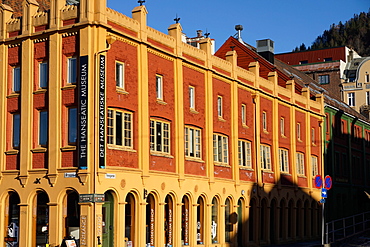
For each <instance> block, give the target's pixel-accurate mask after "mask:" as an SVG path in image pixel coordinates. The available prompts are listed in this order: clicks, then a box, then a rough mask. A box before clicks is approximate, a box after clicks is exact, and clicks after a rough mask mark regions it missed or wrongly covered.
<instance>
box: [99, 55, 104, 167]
mask: <svg viewBox="0 0 370 247" xmlns="http://www.w3.org/2000/svg"><path fill="white" fill-rule="evenodd" d="M99 167H100V168H105V56H104V55H100V58H99Z"/></svg>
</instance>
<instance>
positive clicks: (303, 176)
mask: <svg viewBox="0 0 370 247" xmlns="http://www.w3.org/2000/svg"><path fill="white" fill-rule="evenodd" d="M297 177H299V178H307V176H306V175H303V174H298V175H297Z"/></svg>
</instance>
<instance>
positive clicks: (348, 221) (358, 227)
mask: <svg viewBox="0 0 370 247" xmlns="http://www.w3.org/2000/svg"><path fill="white" fill-rule="evenodd" d="M369 229H370V211H369V212H365V213H362V214H356V215H353V216H350V217H346V218H343V219H339V220H333V221H331V222H328V223H326V226H325V238H326V239H325V240H326V243H327V244H331V243H334V242H337V241H341V240H344V239H346V238H350V237H352V236H354V235H357V234H360V233H363V232H365V231H366V230H369Z"/></svg>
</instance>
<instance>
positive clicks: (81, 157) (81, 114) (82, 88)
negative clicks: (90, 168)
mask: <svg viewBox="0 0 370 247" xmlns="http://www.w3.org/2000/svg"><path fill="white" fill-rule="evenodd" d="M88 63H89V61H88V56H82V57H80V71H79V80H78V85H77V91H78V106H77V107H78V120H77V121H78V136H77V143H78V145H77V152H78V168H79V169H83V170H86V169H87V144H88V142H87V135H88V133H87V126H88V117H87V114H88V111H87V110H88V105H87V103H88V75H89V73H88V72H89V71H88V68H89V66H88Z"/></svg>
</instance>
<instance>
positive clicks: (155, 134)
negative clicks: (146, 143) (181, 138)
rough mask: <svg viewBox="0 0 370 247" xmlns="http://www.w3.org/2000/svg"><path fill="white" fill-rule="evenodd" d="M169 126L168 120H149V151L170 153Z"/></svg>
mask: <svg viewBox="0 0 370 247" xmlns="http://www.w3.org/2000/svg"><path fill="white" fill-rule="evenodd" d="M170 128H171V126H170V123H169V122H165V121H161V120H157V119H151V120H150V151H151V152H156V153H163V154H170V137H171V136H170V135H171V129H170Z"/></svg>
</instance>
